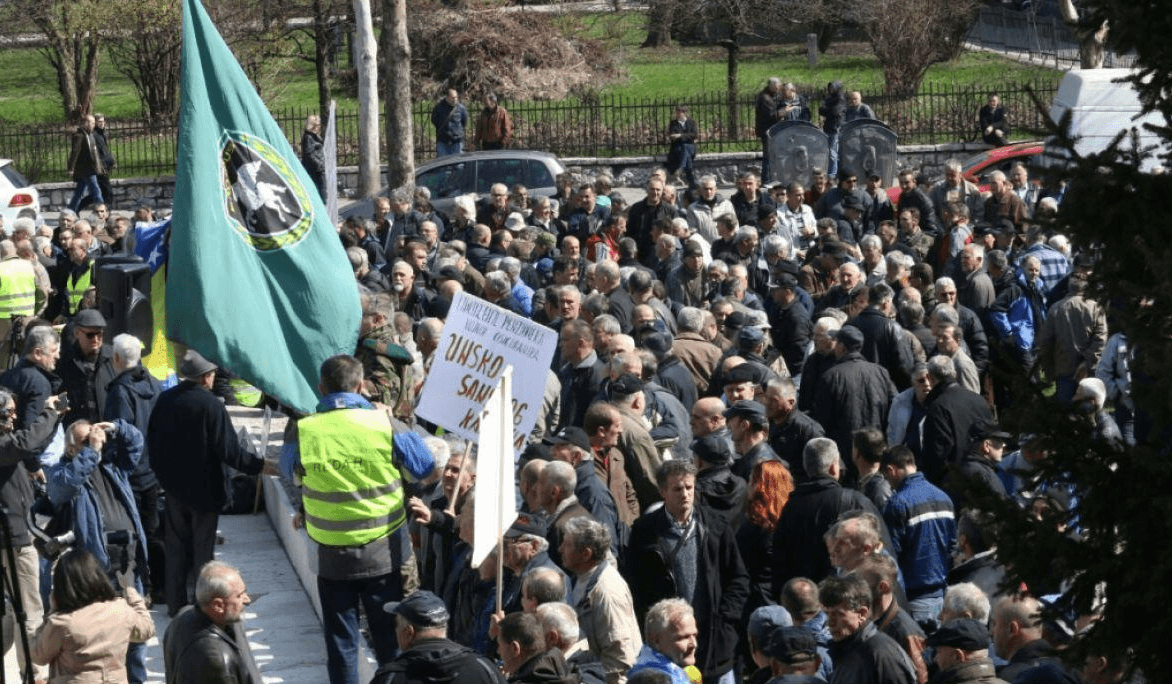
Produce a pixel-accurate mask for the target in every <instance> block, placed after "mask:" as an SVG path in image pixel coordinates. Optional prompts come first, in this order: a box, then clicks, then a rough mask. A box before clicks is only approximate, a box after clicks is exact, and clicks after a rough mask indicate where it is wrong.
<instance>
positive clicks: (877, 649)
mask: <svg viewBox="0 0 1172 684" xmlns="http://www.w3.org/2000/svg"><path fill="white" fill-rule="evenodd" d="M830 658H831V659H832V660H833V661H834V674H833V675H831V676H830V684H847V683H849V684H915V681H916V674H915V670H913V669H912V662H911V659H910V658H908V655H907V653H905V652H904V650H903V649H902V648H901V647H900V645H899V644H897V643H896V642H895V640H894V639H892V638H891V637H889V636H887V635H886V634H884V633H882V632H880V631H879V630H878V629H877V628H876V627H875V623H873V622H868V623H867V624H865V625H863V628H862V629H860V630H859V631H858V632H856V633H855V634H854V635H852V636H849V637H847V638H846V639H843V640H842V641H835V642H834V643H832V644H830Z"/></svg>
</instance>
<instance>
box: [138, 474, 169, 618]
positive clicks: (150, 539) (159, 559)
mask: <svg viewBox="0 0 1172 684" xmlns="http://www.w3.org/2000/svg"><path fill="white" fill-rule="evenodd" d="M134 505H135V507H136V508H137V509H138V519H139V520H140V521H141V522H142V529H143V532H145V533H146V547H147V566H148V567H147V572H143V573H142V576H143V591H144V595H146V596H150V595H151V593H152V592H153V591H155V590H157V589H162V588H163V587H164V586H165V584H166V582H165V580H164V568H165V567H166V566H165V565H164V559H165V558H166V557H167V555H166V553H167V550H166V547H165V546H164V545H163V526H162V518H161V517H160V516H159V485H155V486H154V487H151V488H149V489H144V490H141V491H139V490H135V492H134Z"/></svg>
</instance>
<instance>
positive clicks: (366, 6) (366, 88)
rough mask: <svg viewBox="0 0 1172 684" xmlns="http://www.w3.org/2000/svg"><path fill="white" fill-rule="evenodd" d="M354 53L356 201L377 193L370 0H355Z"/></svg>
mask: <svg viewBox="0 0 1172 684" xmlns="http://www.w3.org/2000/svg"><path fill="white" fill-rule="evenodd" d="M354 26H355V30H354V37H355V46H354V53H355V57H356V59H357V61H358V64H357V67H358V193H357V195H358V198H359V199H363V198H366V197H371V196H373V195H374V194H375V193H376V192H378V189H379V184H380V183H379V181H380V178H379V144H378V45H377V43H376V42H375V38H374V22H373V20H372V19H371V15H370V0H354Z"/></svg>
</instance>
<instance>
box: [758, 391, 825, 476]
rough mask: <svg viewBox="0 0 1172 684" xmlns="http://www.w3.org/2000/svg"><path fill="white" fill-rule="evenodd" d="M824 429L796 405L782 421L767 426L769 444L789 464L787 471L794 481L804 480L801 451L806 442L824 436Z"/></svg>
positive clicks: (804, 469)
mask: <svg viewBox="0 0 1172 684" xmlns="http://www.w3.org/2000/svg"><path fill="white" fill-rule="evenodd" d="M825 436H826V431H825V430H823V429H822V426H821V425H820V424H819V423H818V421H816V420H814V419H813V418H811V417H810V416H808V415H806V414H805V413H804V412H802V410H801V409H799V408H797V407H796V406H795V407H794V409H793V410H792V411H790V414H789V416H788V417H786V419H785V422H784V423H773V422H772V421H771V426H770V428H769V446H770V447H771V448H772V449H773V453H775V454H777V457H778V458H780V459H781V460H783V461H785V462H786V463H788V464H789V471H790V473H791V474H792V475H793V477H794V482H795V483H797V482H805V481H806V480H807V479H809V478H808V477H807V476H806V467H805V464H804V463H803V462H802V452H803V450H805V448H806V443H808V442H809V441H810V440H811V439H814V438H815V437H825Z"/></svg>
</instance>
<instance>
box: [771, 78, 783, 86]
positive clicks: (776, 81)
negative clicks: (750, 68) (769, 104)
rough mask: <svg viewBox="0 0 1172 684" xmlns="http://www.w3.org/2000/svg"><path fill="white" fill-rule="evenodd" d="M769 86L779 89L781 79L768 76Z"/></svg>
mask: <svg viewBox="0 0 1172 684" xmlns="http://www.w3.org/2000/svg"><path fill="white" fill-rule="evenodd" d="M769 85H771V86H773V87H774V88H780V87H781V79H780V78H778V77H776V76H770V77H769Z"/></svg>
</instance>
